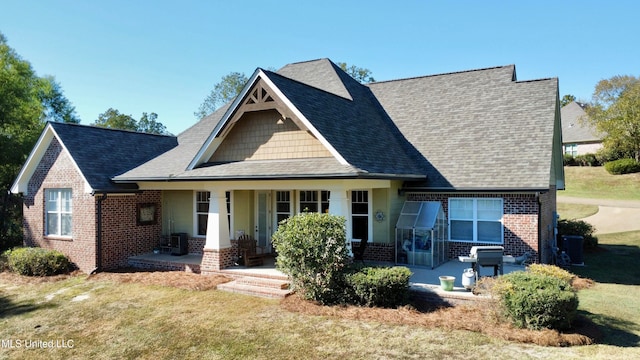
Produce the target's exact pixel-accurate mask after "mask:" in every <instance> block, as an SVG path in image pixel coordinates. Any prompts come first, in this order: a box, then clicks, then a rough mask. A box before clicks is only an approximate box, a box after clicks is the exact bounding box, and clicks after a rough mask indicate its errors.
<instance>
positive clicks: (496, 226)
mask: <svg viewBox="0 0 640 360" xmlns="http://www.w3.org/2000/svg"><path fill="white" fill-rule="evenodd" d="M502 214H503V206H502V199H490V198H486V199H485V198H480V199H469V198H452V199H449V220H450V221H451V223H450V227H449V239H450V240H454V241H474V242H487V243H502V241H503V240H502V238H503V227H502Z"/></svg>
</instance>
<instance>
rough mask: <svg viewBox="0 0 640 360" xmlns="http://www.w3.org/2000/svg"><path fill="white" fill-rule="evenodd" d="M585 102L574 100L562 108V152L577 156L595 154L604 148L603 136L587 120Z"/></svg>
mask: <svg viewBox="0 0 640 360" xmlns="http://www.w3.org/2000/svg"><path fill="white" fill-rule="evenodd" d="M584 108H585V104H582V103H579V102H575V101H572V102H570V103H569V104H567V105H565V106H563V107H562V109H560V116H561V117H562V152H563V153H564V154H567V155H571V156H574V157H575V156H577V155H584V154H595V153H596V152H597V151H598V150H599V149H600V148H602V136H601V135H598V132H597V131H596V130H595V129H594V128H593V127H592V126H590V125H589V124H588V123H587V122H586V121H585V120H586V117H587V113H586V112H585V111H584Z"/></svg>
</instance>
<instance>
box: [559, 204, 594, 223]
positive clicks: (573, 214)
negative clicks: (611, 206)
mask: <svg viewBox="0 0 640 360" xmlns="http://www.w3.org/2000/svg"><path fill="white" fill-rule="evenodd" d="M556 206H557V209H558V215H560V219H566V220H575V219H582V218H586V217H587V216H591V215H594V214H596V213H597V212H598V206H597V205H584V204H566V203H558V204H557V205H556Z"/></svg>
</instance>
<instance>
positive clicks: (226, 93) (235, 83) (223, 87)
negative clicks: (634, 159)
mask: <svg viewBox="0 0 640 360" xmlns="http://www.w3.org/2000/svg"><path fill="white" fill-rule="evenodd" d="M247 81H249V78H247V76H246V75H245V74H244V73H239V72H232V73H229V74H228V75H225V76H223V77H222V79H221V80H220V82H219V83H217V84H215V85H214V86H213V90H211V93H209V95H208V96H207V97H206V98H205V99H204V101H203V102H202V104H200V107H199V108H198V111H196V112H194V113H193V114H194V115H195V116H196V117H197V118H198V119H201V118H203V117H205V116H207V115H209V114H211V113H212V112H214V111H216V109H218V108H219V107H220V106H222V105H224V104H226V103H228V102H229V101H231V100H233V99H235V97H236V96H238V94H240V91H242V88H243V87H244V85H245V84H246V83H247Z"/></svg>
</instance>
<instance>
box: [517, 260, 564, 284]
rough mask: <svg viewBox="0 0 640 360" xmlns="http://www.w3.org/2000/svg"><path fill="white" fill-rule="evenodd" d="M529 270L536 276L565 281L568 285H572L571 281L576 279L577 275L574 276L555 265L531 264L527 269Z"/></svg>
mask: <svg viewBox="0 0 640 360" xmlns="http://www.w3.org/2000/svg"><path fill="white" fill-rule="evenodd" d="M527 270H528V271H529V272H531V273H534V274H539V275H547V276H551V277H554V278H556V279H559V280H562V281H565V282H566V283H568V284H571V281H572V280H573V278H574V277H575V275H573V274H572V273H570V272H568V271H567V270H565V269H563V268H561V267H559V266H555V265H547V264H531V265H529V267H527Z"/></svg>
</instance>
